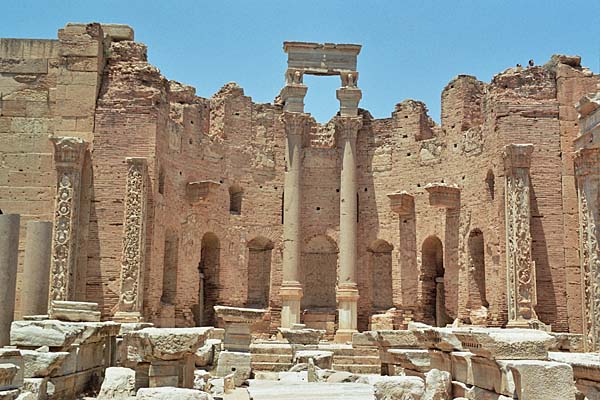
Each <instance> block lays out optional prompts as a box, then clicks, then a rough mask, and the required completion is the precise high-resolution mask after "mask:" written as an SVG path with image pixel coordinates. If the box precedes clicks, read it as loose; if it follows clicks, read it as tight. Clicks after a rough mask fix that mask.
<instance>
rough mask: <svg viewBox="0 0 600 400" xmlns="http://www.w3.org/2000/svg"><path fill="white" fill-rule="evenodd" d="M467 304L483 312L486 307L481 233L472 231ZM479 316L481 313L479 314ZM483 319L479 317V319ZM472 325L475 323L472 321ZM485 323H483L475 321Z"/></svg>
mask: <svg viewBox="0 0 600 400" xmlns="http://www.w3.org/2000/svg"><path fill="white" fill-rule="evenodd" d="M467 244H468V247H469V302H468V307H469V308H470V309H471V310H472V311H474V310H483V311H485V309H482V307H486V308H487V307H488V305H489V304H488V302H487V297H486V292H485V291H486V289H485V254H484V239H483V232H481V230H479V229H473V230H472V231H471V232H470V233H469V239H468V243H467ZM480 314H481V313H480ZM482 317H483V318H485V316H483V315H479V318H482ZM472 322H473V323H474V322H475V321H472ZM477 322H478V323H485V322H484V321H477Z"/></svg>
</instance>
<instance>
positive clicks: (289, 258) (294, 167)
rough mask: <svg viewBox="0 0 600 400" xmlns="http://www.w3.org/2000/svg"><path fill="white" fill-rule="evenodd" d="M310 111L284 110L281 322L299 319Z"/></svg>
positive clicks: (291, 321) (292, 321) (288, 326)
mask: <svg viewBox="0 0 600 400" xmlns="http://www.w3.org/2000/svg"><path fill="white" fill-rule="evenodd" d="M308 118H309V117H308V115H306V114H303V113H296V112H284V114H283V115H282V121H283V122H284V124H285V132H286V172H285V182H284V194H283V196H284V198H283V282H282V285H281V291H280V296H281V300H282V307H281V326H282V327H283V328H290V327H291V326H292V325H293V324H297V323H300V300H301V299H302V286H301V284H300V257H301V251H302V223H301V221H302V215H301V214H302V201H301V200H302V144H303V140H304V133H305V131H306V128H307V126H308V121H309V119H308Z"/></svg>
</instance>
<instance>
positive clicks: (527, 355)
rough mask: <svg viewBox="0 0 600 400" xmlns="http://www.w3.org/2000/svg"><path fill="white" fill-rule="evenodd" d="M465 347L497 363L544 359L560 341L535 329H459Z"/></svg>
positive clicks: (458, 333) (458, 334)
mask: <svg viewBox="0 0 600 400" xmlns="http://www.w3.org/2000/svg"><path fill="white" fill-rule="evenodd" d="M454 334H455V335H456V337H457V338H458V339H459V340H460V342H461V344H462V346H463V348H464V349H465V350H468V351H470V352H471V353H473V354H475V355H478V356H481V357H485V358H489V359H497V360H544V359H546V358H547V357H548V349H549V348H551V347H552V346H555V344H556V339H555V338H554V337H552V336H551V335H549V334H548V333H546V332H543V331H538V330H534V329H496V328H490V329H483V328H481V329H473V330H455V331H454Z"/></svg>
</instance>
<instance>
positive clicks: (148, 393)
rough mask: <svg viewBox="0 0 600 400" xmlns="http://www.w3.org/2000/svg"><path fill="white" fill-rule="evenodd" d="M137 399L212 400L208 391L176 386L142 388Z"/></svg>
mask: <svg viewBox="0 0 600 400" xmlns="http://www.w3.org/2000/svg"><path fill="white" fill-rule="evenodd" d="M135 399H136V400H212V396H211V395H209V394H208V393H205V392H201V391H199V390H195V389H180V388H175V387H160V388H142V389H140V390H138V392H137V396H136V398H135Z"/></svg>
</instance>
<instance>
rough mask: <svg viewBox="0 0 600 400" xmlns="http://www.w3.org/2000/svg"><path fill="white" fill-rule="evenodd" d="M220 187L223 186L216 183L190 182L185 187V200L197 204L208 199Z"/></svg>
mask: <svg viewBox="0 0 600 400" xmlns="http://www.w3.org/2000/svg"><path fill="white" fill-rule="evenodd" d="M219 186H221V184H220V183H219V182H215V181H196V182H188V183H187V184H186V185H185V198H186V199H187V201H189V202H190V203H197V202H199V201H200V200H204V199H206V198H207V197H208V196H209V195H210V193H211V192H213V191H214V190H215V189H216V188H218V187H219Z"/></svg>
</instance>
